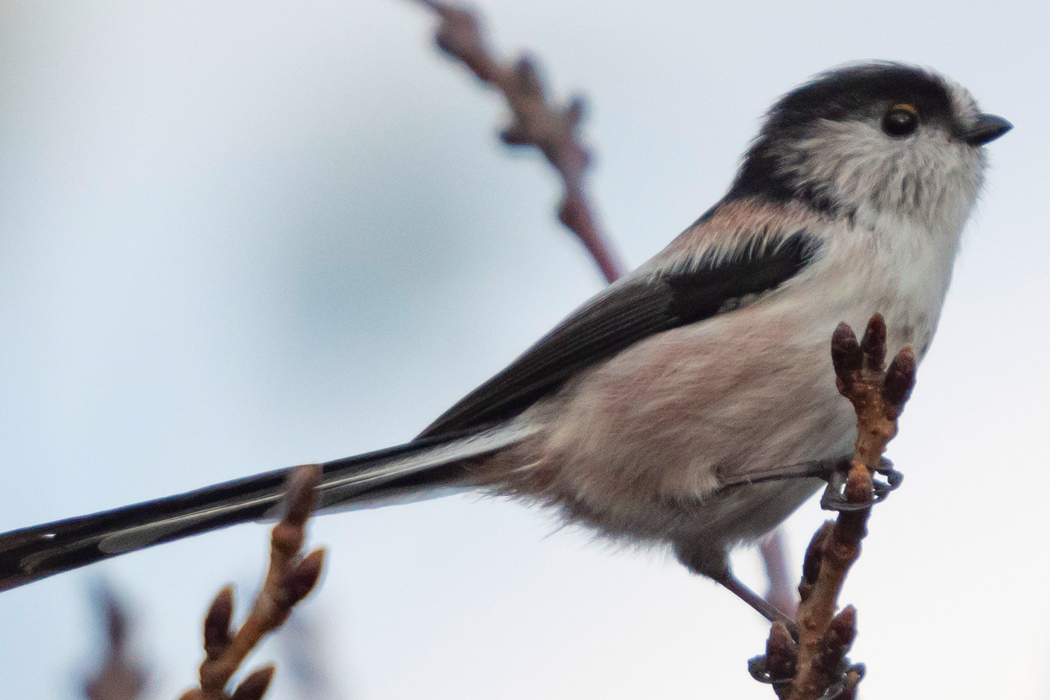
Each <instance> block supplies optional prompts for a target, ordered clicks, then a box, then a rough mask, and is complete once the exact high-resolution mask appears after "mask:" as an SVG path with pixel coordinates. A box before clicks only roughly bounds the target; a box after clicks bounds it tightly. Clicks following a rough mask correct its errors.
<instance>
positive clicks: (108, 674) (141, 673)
mask: <svg viewBox="0 0 1050 700" xmlns="http://www.w3.org/2000/svg"><path fill="white" fill-rule="evenodd" d="M97 598H98V608H99V610H100V612H101V613H102V615H103V616H104V619H105V622H106V640H107V645H106V656H105V658H104V659H103V661H102V668H101V669H100V670H99V672H98V674H97V675H95V676H94V677H91V678H88V679H87V680H86V681H85V682H84V695H85V696H86V697H87V698H88V700H139V698H141V697H142V691H143V689H144V688H145V686H146V671H145V669H144V668H143V667H142V666H141V665H140V664H138V663H136V662H135V661H133V660H132V658H131V656H130V654H128V649H127V641H128V626H129V615H128V612H127V609H126V608H125V606H124V604H123V603H122V602H121V600H120V598H119V597H118V596H117V594H116V592H115V591H114V590H113V589H112V588H110V587H109V586H108V585H104V586H103V587H102V588H101V589H100V591H99V592H98V595H97Z"/></svg>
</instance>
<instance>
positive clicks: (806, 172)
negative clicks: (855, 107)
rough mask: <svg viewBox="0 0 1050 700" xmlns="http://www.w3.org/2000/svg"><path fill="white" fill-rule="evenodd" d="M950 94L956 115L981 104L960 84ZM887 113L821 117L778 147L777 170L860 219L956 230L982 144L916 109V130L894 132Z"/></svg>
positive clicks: (978, 168) (961, 118) (967, 115)
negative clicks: (888, 218) (896, 220)
mask: <svg viewBox="0 0 1050 700" xmlns="http://www.w3.org/2000/svg"><path fill="white" fill-rule="evenodd" d="M950 94H951V102H952V111H953V113H954V114H953V120H954V121H956V122H957V123H958V124H962V125H964V126H965V125H969V124H971V123H973V121H974V120H975V119H976V117H977V115H978V114H979V111H978V109H977V105H976V103H975V102H974V100H973V98H972V97H971V96H970V94H969V93H968V92H966V91H965V90H964V89H962V88H960V87H957V86H951V87H950ZM884 116H885V113H873V114H872V115H870V116H864V117H857V118H851V119H845V120H831V119H818V120H817V121H816V122H815V123H814V125H813V126H812V127H811V128H810V129H809V130H808V133H806V134H804V135H803V136H801V137H799V138H795V139H792V140H790V141H787V142H785V143H783V144H781V145H780V147H779V148H777V149H776V150H775V154H776V156H778V158H777V160H778V163H779V166H780V168H781V174H782V175H784V176H786V177H788V178H789V179H791V180H792V181H793V182H794V183H795V184H797V185H798V186H800V187H805V188H808V189H809V190H811V191H813V192H815V193H817V194H820V195H822V196H826V197H827V198H829V199H831V200H833V201H836V202H840V203H842V204H844V205H846V206H848V207H849V208H851V209H853V210H854V211H855V212H856V214H857V216H858V217H860V218H861V219H862V220H863V219H867V218H869V217H876V218H883V217H886V216H891V217H899V218H903V219H907V220H909V222H910V223H913V224H919V225H921V226H922V227H923V228H926V229H929V230H933V231H936V230H946V231H958V229H959V228H960V227H961V226H962V224H963V223H964V222H965V220H966V218H967V216H968V215H969V213H970V211H971V209H972V208H973V205H974V203H975V201H976V199H977V194H978V191H979V189H980V186H981V182H982V180H983V175H984V168H985V158H984V154H983V152H982V149H981V148H979V147H974V146H970V145H967V144H966V143H965V142H964V141H963V140H961V139H959V138H958V137H957V136H953V134H952V133H951V127H950V126H949V125H947V124H944V123H941V122H937V121H932V120H931V121H923V120H922V119H921V115H920V117H919V125H918V127H917V128H916V129H915V130H914V131H912V132H910V133H908V134H906V135H898V136H894V135H891V134H889V133H887V132H886V130H885V128H884V125H883V119H884Z"/></svg>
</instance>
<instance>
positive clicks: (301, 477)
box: [181, 465, 324, 700]
mask: <svg viewBox="0 0 1050 700" xmlns="http://www.w3.org/2000/svg"><path fill="white" fill-rule="evenodd" d="M320 480H321V470H320V468H319V467H317V466H316V465H306V466H302V467H299V468H297V469H296V470H295V471H294V472H292V475H291V476H290V477H289V478H288V486H287V494H286V496H285V503H286V507H287V512H286V513H285V515H284V517H283V518H282V519H281V521H280V522H279V523H277V524H276V525H274V527H273V531H272V534H271V537H270V568H269V570H268V571H267V572H266V579H265V580H264V582H263V587H262V590H261V591H259V594H258V596H256V598H255V602H254V603H252V609H251V612H250V613H249V614H248V618H247V619H246V620H245V621H244V623H243V624H242V625H241V627H240V629H238V630H237V632H236V633H235V634H232V635H231V634H230V621H231V619H232V618H233V587H232V586H226V587H225V588H223V589H222V591H220V592H219V595H218V596H216V598H215V601H214V602H213V603H212V604H211V608H210V609H209V610H208V614H207V616H206V617H205V618H204V651H205V659H204V661H203V662H202V663H201V667H200V686H199V687H197V688H194V689H193V690H190V691H188V692H186V693H185V694H184V695H183V696H182V698H181V700H259V698H261V697H262V696H263V694H264V693H265V692H266V689H267V688H268V687H269V685H270V681H271V680H272V678H273V674H274V667H273V666H272V665H267V666H264V667H263V668H261V669H259V670H257V671H254V672H253V673H251V674H250V675H249V676H248V677H247V678H245V679H244V681H242V682H241V684H240V685H239V686H238V687H237V689H236V690H235V691H234V692H233V694H232V695H229V694H227V693H226V686H227V685H228V684H229V682H230V679H231V678H232V677H233V674H234V673H236V672H237V669H238V668H240V666H241V664H242V663H243V662H244V659H245V658H246V657H247V656H248V654H249V652H251V651H252V649H254V648H255V646H256V645H257V644H258V643H259V642H260V641H261V640H262V638H263V637H264V636H266V635H267V634H268V633H270V632H272V631H273V630H275V629H277V628H278V627H280V626H281V625H282V624H283V623H284V621H285V620H287V619H288V616H289V614H291V612H292V608H293V607H294V606H295V604H296V603H298V602H299V601H301V600H302V599H303V598H305V597H306V596H307V595H308V594H309V593H310V591H312V590H313V589H314V586H316V585H317V581H318V579H319V578H320V576H321V567H322V565H323V564H324V550H323V549H315V550H314V551H312V552H310V554H308V555H306V556H305V557H302V556H301V555H300V550H301V549H302V546H303V541H304V540H305V539H306V523H307V521H308V520H309V518H310V513H311V512H312V511H313V502H314V488H315V487H316V486H317V484H319V483H320Z"/></svg>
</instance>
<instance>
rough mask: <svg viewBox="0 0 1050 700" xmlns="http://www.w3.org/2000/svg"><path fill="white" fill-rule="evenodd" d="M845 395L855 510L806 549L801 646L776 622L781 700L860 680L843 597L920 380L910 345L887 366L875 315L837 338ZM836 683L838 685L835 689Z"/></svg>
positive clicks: (769, 665) (824, 693)
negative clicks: (851, 657) (884, 466)
mask: <svg viewBox="0 0 1050 700" xmlns="http://www.w3.org/2000/svg"><path fill="white" fill-rule="evenodd" d="M831 357H832V362H833V364H834V366H835V376H836V384H837V386H838V390H839V393H841V394H842V395H843V396H845V397H846V398H847V399H849V400H850V402H851V403H852V404H853V408H854V410H855V411H856V413H857V442H856V445H855V448H854V453H853V460H852V462H851V464H850V471H849V477H848V479H847V481H846V487H845V499H846V502H847V504H849V505H851V506H855V507H856V508H855V509H848V508H847V509H845V510H842V511H840V512H839V515H838V518H837V519H836V520H835V521H834V522H832V521H828V522H826V523H824V525H823V526H822V527H821V528H820V530H818V531H817V533H816V534H815V535H814V536H813V539H812V541H811V542H810V544H809V548H808V549H807V551H806V557H805V562H804V564H803V569H802V583H801V584H800V585H799V595H800V597H801V603H800V604H799V608H798V617H797V625H798V627H797V630H798V643H797V644H796V643H795V642H794V641H793V640H792V639H791V635H790V634H789V632H788V630H787V628H786V627H785V626H784V625H782V624H780V623H775V624H774V625H773V628H772V629H771V630H770V635H769V641H768V643H767V645H766V659H765V670H766V671H767V673H768V674H769V677H770V678H771V679H772V680H773V681H774V689H775V690H776V692H777V695H778V696H779V697H780V698H781V699H782V700H816V699H817V698H821V697H829V694H830V693H829V689H832V691H833V696H834V697H835V698H839V699H846V698H852V697H854V696H855V693H856V686H857V683H858V682H859V681H860V677H861V674H860V671H859V668H858V667H852V668H844V666H845V657H846V652H847V651H849V648H850V646H851V645H852V643H853V638H854V636H855V635H856V611H855V609H854V608H853V607H852V606H847V607H845V608H844V609H843V610H842V611H840V612H839V613H838V614H835V610H836V609H837V601H838V596H839V592H840V591H841V590H842V584H843V582H844V581H845V578H846V574H847V573H848V572H849V569H850V566H852V564H853V562H854V561H856V560H857V557H858V556H860V543H861V540H862V539H863V538H864V536H865V535H866V534H867V529H866V528H867V522H868V516H869V515H870V513H871V504H872V503H873V501H874V487H873V481H872V475H873V473H874V469H875V467H876V466H878V465H879V463H880V460H881V457H882V453H883V451H884V450H885V449H886V443H888V442H889V441H890V440H891V439H893V437H894V435H896V434H897V419H898V418H899V417H900V414H901V411H902V410H903V409H904V404H905V402H906V401H907V400H908V396H909V395H910V394H911V390H912V387H913V386H914V384H915V355H914V354H913V353H912V350H911V348H910V347H907V346H906V347H905V348H904V349H902V350H901V351H900V352H899V353H897V356H896V357H895V358H894V359H893V362H892V363H891V364H890V367H889V369H888V370H886V371H885V372H884V371H883V367H884V362H885V359H886V324H885V322H884V321H883V319H882V316H881V315H879V314H875V316H873V317H872V319H871V321H869V323H868V328H867V331H866V332H865V333H864V338H863V340H862V341H861V342H860V343H858V342H857V337H856V336H855V335H854V334H853V331H852V330H851V329H850V327H849V326H848V325H846V324H844V323H843V324H840V325H839V327H838V328H837V329H836V330H835V334H834V336H833V337H832V341H831ZM836 685H837V688H836V687H835V686H836Z"/></svg>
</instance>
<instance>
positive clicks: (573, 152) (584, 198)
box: [417, 0, 623, 282]
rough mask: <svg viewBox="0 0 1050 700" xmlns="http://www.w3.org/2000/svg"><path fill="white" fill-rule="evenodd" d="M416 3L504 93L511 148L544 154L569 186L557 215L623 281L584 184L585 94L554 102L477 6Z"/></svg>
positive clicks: (529, 64)
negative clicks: (501, 43)
mask: <svg viewBox="0 0 1050 700" xmlns="http://www.w3.org/2000/svg"><path fill="white" fill-rule="evenodd" d="M417 2H419V3H420V4H422V5H425V6H426V7H428V8H430V9H431V10H433V11H434V13H435V14H437V15H438V17H440V18H441V24H440V25H439V26H438V29H437V33H436V36H435V39H436V41H437V45H438V46H439V47H440V48H441V50H442V51H444V52H445V53H446V54H448V55H449V56H451V57H452V58H454V59H456V60H458V61H460V62H462V63H463V64H464V65H465V66H466V67H467V68H468V69H469V70H470V71H471V72H472V73H474V75H476V76H477V77H478V78H479V79H481V81H482V82H484V83H485V84H486V85H490V86H492V87H493V88H495V89H496V90H498V91H499V92H500V94H502V95H503V98H504V99H505V100H506V102H507V106H508V107H510V111H511V123H510V125H509V126H507V127H505V128H504V129H503V131H502V132H501V133H500V138H501V139H503V142H504V143H505V144H507V145H509V146H533V147H535V148H537V149H539V150H540V152H542V153H543V155H544V156H545V157H546V158H547V161H548V162H549V163H550V164H551V165H552V166H553V167H554V169H555V170H556V171H557V172H558V175H559V176H560V178H561V181H562V185H563V187H564V192H563V194H562V200H561V203H560V204H559V205H558V219H559V220H560V221H561V222H562V223H563V224H565V226H566V227H567V228H568V229H569V230H570V231H572V232H573V234H575V235H576V237H577V238H579V239H580V242H582V243H583V245H584V246H585V247H586V248H587V252H588V253H590V255H591V257H592V258H593V259H594V262H595V263H596V264H597V265H598V268H599V269H600V270H601V272H602V274H603V275H604V276H605V279H606V280H607V281H608V282H614V281H616V280H617V279H619V278H620V277H621V276H622V275H623V266H622V264H621V263H620V260H619V256H617V255H616V254H615V252H614V251H613V249H612V245H611V244H610V243H609V241H608V240H607V239H606V237H605V235H604V234H603V233H602V231H601V228H600V227H599V225H598V221H597V216H596V215H595V212H594V208H593V206H592V205H591V202H590V197H589V196H588V194H587V189H586V187H585V186H584V174H585V172H586V170H587V166H588V164H589V162H590V153H589V152H588V151H587V149H586V147H584V146H583V144H582V143H580V140H579V133H578V131H579V124H580V118H581V117H582V116H583V109H584V103H583V98H581V97H579V96H574V97H572V98H571V99H570V100H569V104H568V105H566V106H564V107H561V106H557V105H553V104H551V102H550V100H549V99H548V96H547V89H546V86H545V85H544V84H543V80H542V78H541V77H540V74H539V70H538V69H537V67H536V63H535V61H534V60H533V59H532V58H530V57H529V56H527V55H522V56H520V57H518V59H517V60H516V61H515V62H514V63H513V65H511V64H509V63H506V62H503V61H501V60H500V59H499V58H497V57H496V55H495V54H494V53H493V51H492V50H491V49H490V47H489V45H488V42H487V41H486V38H485V36H484V33H483V32H482V29H481V22H480V21H479V19H478V15H477V13H476V12H475V11H474V10H472V9H470V8H467V7H460V6H456V5H452V4H449V3H446V2H442V1H441V0H417Z"/></svg>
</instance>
